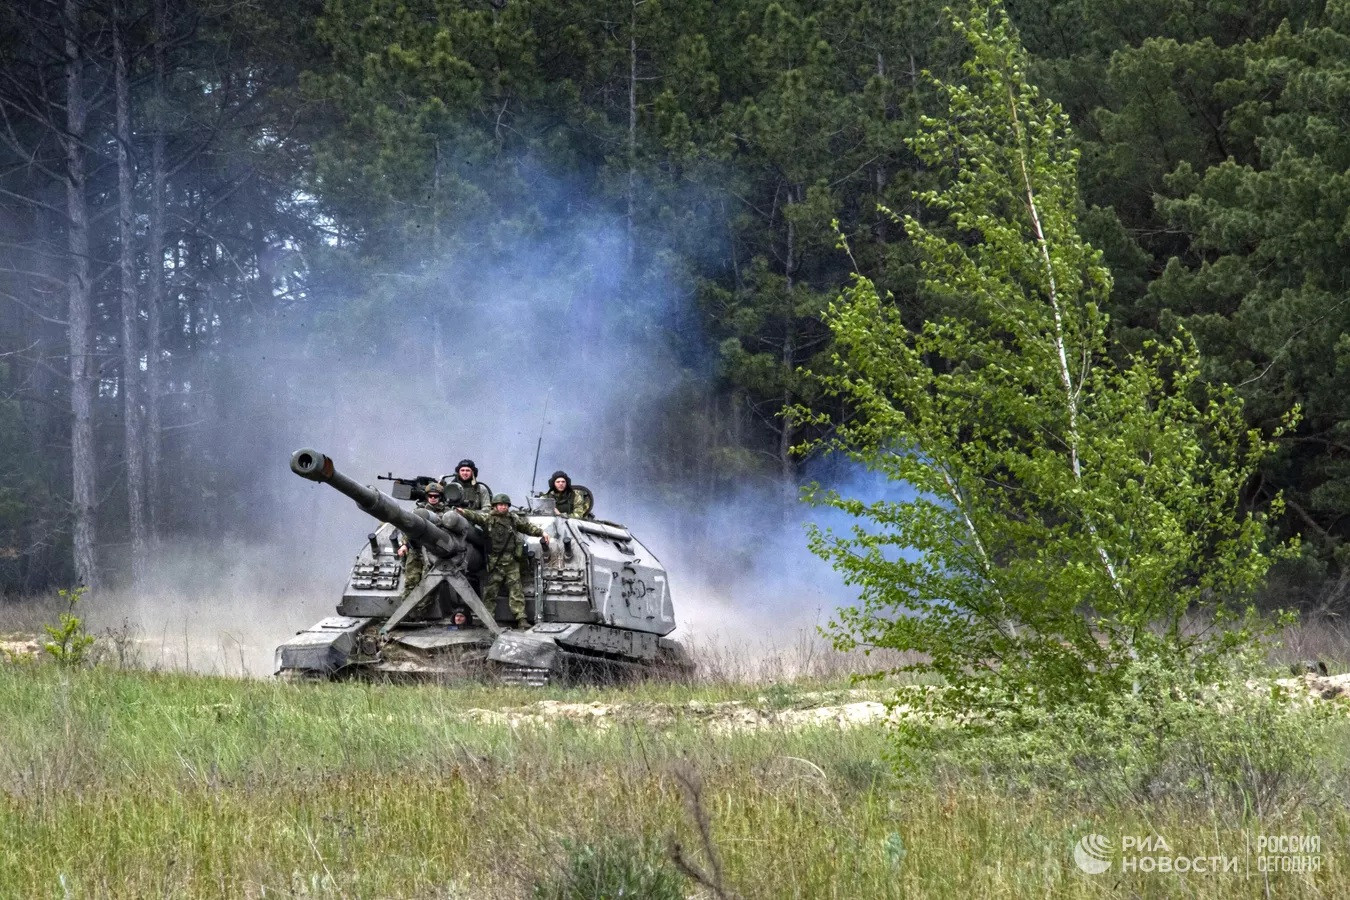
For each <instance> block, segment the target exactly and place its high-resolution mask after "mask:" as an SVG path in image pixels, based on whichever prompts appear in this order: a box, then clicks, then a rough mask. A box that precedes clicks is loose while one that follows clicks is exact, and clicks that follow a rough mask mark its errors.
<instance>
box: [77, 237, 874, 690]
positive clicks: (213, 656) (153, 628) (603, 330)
mask: <svg viewBox="0 0 1350 900" xmlns="http://www.w3.org/2000/svg"><path fill="white" fill-rule="evenodd" d="M624 260H625V255H624V253H623V240H622V234H621V233H620V232H618V231H617V230H615V229H612V228H607V227H603V226H595V227H588V228H576V229H572V230H569V232H568V233H567V234H560V235H559V236H558V238H557V239H555V240H553V241H542V242H539V241H536V242H533V243H531V244H530V245H529V246H521V247H517V248H513V249H512V251H511V252H505V253H497V254H495V255H494V256H493V257H492V259H490V260H489V259H487V258H486V257H484V258H479V259H476V260H475V259H465V258H462V257H456V258H454V259H445V260H426V261H419V262H417V263H415V264H411V265H410V266H409V267H408V268H407V269H406V270H405V271H399V272H389V273H373V274H368V275H366V276H363V282H362V284H360V285H356V284H353V285H351V286H348V287H346V289H345V290H344V286H342V285H333V284H328V285H326V286H324V288H323V289H322V291H316V292H315V293H313V294H312V295H310V296H309V297H307V298H306V299H305V300H304V302H302V303H297V304H294V305H292V306H290V307H288V308H287V309H286V311H285V312H284V313H281V314H278V315H276V316H274V317H272V318H270V319H267V320H263V321H259V322H258V323H257V324H256V330H257V334H256V335H255V336H253V337H252V338H251V339H250V340H248V341H246V342H245V343H244V346H242V347H241V348H238V349H231V351H230V354H229V357H228V359H227V360H224V361H223V362H222V364H221V370H222V372H223V379H222V382H221V384H222V387H221V388H220V390H221V391H222V392H225V393H227V394H228V396H222V397H219V398H217V400H216V402H215V403H214V405H213V407H212V408H211V409H209V410H206V411H204V413H203V416H204V418H205V419H206V420H207V421H206V423H205V424H204V425H203V426H202V427H201V428H199V429H198V430H197V431H196V432H195V433H194V434H193V435H191V436H190V438H189V439H190V440H191V441H193V442H194V443H193V445H192V453H193V454H195V456H196V458H197V463H196V465H197V466H198V467H199V469H200V471H203V472H210V473H212V475H213V476H214V477H213V478H212V479H211V482H212V483H213V484H216V485H220V486H221V487H219V488H217V489H216V491H215V492H214V493H213V494H211V495H203V496H202V497H201V498H200V502H201V503H203V504H211V505H213V506H214V507H215V508H216V511H217V512H219V513H221V519H222V520H223V521H226V522H228V523H231V524H230V525H229V526H228V528H227V533H226V534H222V535H221V536H220V539H219V540H198V541H195V542H192V543H187V542H177V541H174V540H172V539H170V540H169V541H168V542H167V544H166V546H165V547H164V548H163V550H162V552H161V553H160V554H159V555H158V562H157V565H156V568H155V572H154V576H153V578H152V581H151V584H150V585H149V587H148V588H147V589H146V590H144V591H142V592H141V593H140V594H139V595H138V596H134V597H132V596H128V595H126V594H125V593H123V594H117V593H108V594H105V595H104V596H103V597H102V598H101V599H100V600H99V602H98V603H97V604H96V607H97V608H96V609H95V605H91V608H90V609H89V610H88V613H89V615H90V616H91V618H92V620H93V622H94V624H96V625H97V626H98V627H100V628H104V629H112V630H114V631H115V630H116V629H119V628H121V629H123V630H124V631H125V630H131V631H134V632H135V633H136V636H137V640H138V646H139V648H140V650H141V652H142V654H143V656H144V657H145V661H146V662H148V663H149V664H152V665H153V664H159V665H163V666H165V667H180V666H181V667H184V668H192V669H194V670H199V671H212V672H219V673H223V674H231V673H238V674H246V675H255V676H256V675H266V674H270V672H271V670H272V653H273V648H275V646H276V645H277V644H278V643H280V642H281V641H282V640H284V639H286V638H287V637H288V636H289V635H291V634H293V633H294V632H295V631H296V630H299V629H301V628H303V627H305V626H307V625H309V624H311V623H313V622H315V621H317V620H318V619H320V618H322V617H323V616H326V615H331V614H332V613H333V609H334V606H335V605H336V603H337V601H338V599H339V597H340V594H341V591H342V587H343V585H344V584H345V579H346V576H347V573H348V571H349V568H350V564H351V560H352V558H353V556H354V555H355V553H356V552H357V551H358V549H359V547H360V545H361V543H362V541H363V540H364V539H365V536H366V534H367V533H368V532H370V531H372V530H373V526H374V520H372V519H370V518H368V517H367V516H366V515H365V514H364V513H363V512H361V511H360V510H359V509H358V508H357V507H356V506H355V505H354V504H353V503H352V502H351V501H350V500H348V499H347V498H345V497H343V496H342V495H340V494H338V493H337V492H335V491H333V490H331V489H330V488H327V487H325V486H323V485H317V484H313V483H309V482H306V481H303V480H301V479H299V478H297V477H295V476H294V475H293V474H292V473H291V472H290V470H289V467H288V461H289V457H290V454H291V452H292V451H294V450H295V449H298V448H300V447H312V448H315V449H318V450H320V451H321V452H324V453H326V454H328V455H329V456H330V457H332V459H333V460H334V463H335V464H336V466H337V468H338V469H339V471H342V472H344V474H347V475H349V476H350V477H352V478H354V479H356V480H357V481H360V482H362V483H366V484H372V485H374V486H377V487H381V488H382V489H384V490H385V491H386V492H388V485H387V484H382V483H379V482H377V481H376V480H375V476H376V475H380V474H384V473H386V472H392V473H394V474H395V475H399V476H405V477H406V476H414V475H431V476H441V475H443V474H446V473H449V472H452V471H453V469H454V467H455V464H456V463H457V461H458V460H459V459H461V458H464V457H467V458H471V459H473V460H475V461H476V462H477V464H478V466H479V470H480V476H481V479H482V480H483V481H485V482H486V483H488V484H489V485H490V486H491V487H492V489H493V490H494V491H500V492H505V493H509V494H510V495H511V497H512V499H513V501H514V502H515V503H516V504H517V505H519V504H521V503H522V502H523V501H524V500H525V497H526V494H527V493H528V491H529V489H530V488H531V487H532V486H533V487H534V489H535V490H542V489H544V487H545V486H546V481H547V478H548V476H549V474H550V473H551V472H553V471H554V469H559V468H560V469H564V470H566V471H567V472H569V473H570V474H571V476H572V478H573V480H574V482H576V483H580V484H584V485H587V486H588V487H590V488H591V489H592V490H593V491H594V492H595V495H596V498H597V503H596V513H597V515H598V517H600V518H604V519H609V520H613V521H620V522H624V523H625V524H627V525H628V526H629V527H630V528H631V529H632V530H633V532H634V534H635V535H637V536H638V538H639V539H640V540H642V541H643V542H644V543H645V544H646V545H647V546H648V548H649V549H650V550H651V551H652V552H653V553H654V554H656V556H657V557H658V558H659V559H660V560H661V561H662V562H663V563H664V564H665V565H666V567H667V569H668V570H669V571H670V579H671V585H672V592H673V596H674V600H675V605H676V616H677V620H678V621H679V622H680V628H679V630H678V631H677V632H676V634H675V635H673V636H675V637H679V638H685V639H689V638H693V639H694V640H696V641H697V642H699V643H701V644H703V645H705V646H707V645H716V646H719V647H721V648H724V649H725V650H726V652H728V653H732V654H736V653H744V654H750V655H753V654H756V653H761V652H762V653H771V652H774V648H775V647H778V648H781V647H782V646H785V645H790V644H792V643H793V642H799V641H800V640H801V639H802V635H803V634H804V633H805V634H808V635H812V634H813V633H814V629H815V628H816V626H817V625H819V624H822V623H824V622H827V621H828V620H829V619H830V618H831V616H832V615H833V613H834V611H835V610H836V609H837V608H838V607H839V606H841V605H847V604H850V603H852V602H853V601H854V600H855V599H856V593H852V592H851V591H850V590H849V589H848V588H847V587H846V586H845V585H844V584H843V582H842V579H841V578H840V577H839V576H838V575H837V574H836V573H834V572H833V571H832V570H831V569H830V567H829V566H828V565H827V564H826V563H825V562H824V561H822V560H820V559H818V558H816V557H815V556H813V555H812V554H811V553H810V552H809V551H808V550H807V547H806V537H805V532H804V527H803V526H804V523H805V522H806V521H807V520H808V519H811V517H813V516H817V517H818V516H820V515H822V513H820V512H819V511H813V510H811V509H810V508H808V507H805V506H802V507H800V508H799V509H792V510H788V511H786V512H785V511H784V508H783V506H782V503H781V499H780V498H781V496H782V493H781V487H780V486H779V485H777V484H774V483H770V482H768V481H767V480H766V481H763V482H749V483H747V484H744V485H740V486H738V487H737V488H736V489H735V490H732V491H726V490H717V491H713V490H705V491H699V490H697V488H698V487H699V485H693V487H695V488H696V490H693V491H689V490H683V491H681V490H678V489H675V488H678V487H680V486H678V485H676V486H675V487H674V488H673V487H672V485H671V483H670V479H669V476H667V475H665V474H664V470H665V468H666V465H665V464H666V463H667V462H668V460H667V459H666V457H667V456H668V455H671V454H682V453H688V452H689V450H688V448H687V447H682V446H678V445H677V444H676V441H677V440H678V435H672V431H671V425H670V423H669V422H667V421H666V417H667V414H668V410H669V409H670V407H671V405H672V402H673V396H672V395H673V393H674V392H676V391H679V390H687V388H688V385H690V384H691V383H695V384H699V383H706V382H707V381H708V380H709V379H710V378H711V377H712V375H713V372H712V371H711V363H710V361H709V357H710V354H708V353H706V352H701V351H699V350H698V347H699V345H700V341H701V338H700V337H699V336H698V335H697V334H693V333H691V332H690V331H689V325H688V323H689V322H691V321H693V319H694V317H693V316H692V314H691V311H690V304H691V299H690V297H691V292H690V289H689V287H688V286H687V285H685V284H684V283H683V282H682V280H681V279H680V278H679V277H677V275H676V274H675V273H657V275H656V277H647V278H644V279H642V280H641V284H642V285H643V287H641V288H634V287H633V286H632V284H633V282H631V281H629V282H625V280H624V278H623V266H624ZM625 285H627V286H625ZM675 347H684V348H686V350H685V351H684V352H683V355H682V356H677V355H676V354H677V351H676V350H674V349H672V348H675ZM689 347H694V348H695V350H694V351H693V352H689V351H688V349H687V348H689ZM705 349H706V348H705ZM541 439H542V450H541V453H540V456H539V459H538V474H537V476H535V474H534V466H535V453H536V447H537V446H540V444H541ZM681 462H682V463H684V464H685V465H684V467H683V471H691V470H692V471H694V472H695V473H697V472H698V466H697V464H693V465H690V464H689V462H690V461H689V460H687V459H685V460H681ZM856 474H857V473H854V475H856ZM686 477H687V476H686ZM697 479H698V475H697V474H696V475H695V476H694V480H697ZM683 487H684V488H688V487H690V485H687V484H686V485H683ZM855 487H856V486H855ZM865 489H867V490H871V488H865ZM690 497H695V498H697V499H696V500H693V501H691V500H690V499H689V498H690ZM189 515H190V513H189ZM826 524H830V523H829V522H828V521H826ZM812 639H814V638H812Z"/></svg>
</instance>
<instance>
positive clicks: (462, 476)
mask: <svg viewBox="0 0 1350 900" xmlns="http://www.w3.org/2000/svg"><path fill="white" fill-rule="evenodd" d="M445 480H446V481H450V478H449V476H447V477H446V479H445ZM454 480H455V482H457V483H458V484H459V487H460V489H461V490H462V491H463V492H464V499H463V501H461V502H460V503H457V504H456V506H458V507H460V508H462V509H481V510H483V511H484V512H487V511H488V510H489V509H492V489H491V488H489V487H488V486H487V485H486V484H483V483H482V482H481V481H479V480H478V466H476V465H474V461H473V460H471V459H461V460H460V461H459V465H457V466H455V477H454Z"/></svg>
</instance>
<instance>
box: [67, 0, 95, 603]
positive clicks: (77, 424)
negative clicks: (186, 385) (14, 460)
mask: <svg viewBox="0 0 1350 900" xmlns="http://www.w3.org/2000/svg"><path fill="white" fill-rule="evenodd" d="M62 13H63V17H62V22H61V29H62V39H63V43H64V47H65V79H66V132H65V134H63V135H62V136H61V142H62V145H63V147H62V149H63V150H64V151H65V157H66V214H67V216H68V217H69V219H70V222H69V226H68V228H67V232H66V239H67V247H68V249H69V251H70V270H69V272H68V273H67V279H66V297H67V303H68V305H69V309H68V313H67V321H68V323H69V324H68V328H69V335H70V409H71V413H72V422H71V433H70V446H71V465H70V468H71V488H72V490H71V495H72V500H73V504H74V514H75V515H74V533H73V544H74V551H75V575H76V577H77V578H78V579H79V581H80V583H81V584H83V585H84V586H85V587H87V588H88V589H89V590H91V591H95V590H97V589H98V587H99V577H98V567H97V559H96V554H95V547H94V476H95V466H94V383H95V379H96V378H97V371H98V366H97V362H96V361H95V359H94V321H93V320H94V315H93V302H92V297H91V291H92V284H91V280H90V272H89V207H88V200H87V198H86V197H85V170H84V138H85V134H84V128H85V118H86V105H85V97H84V72H83V69H84V53H83V48H82V47H81V43H80V42H81V37H82V35H81V34H80V19H81V16H80V13H81V0H65V2H64V6H63V10H62Z"/></svg>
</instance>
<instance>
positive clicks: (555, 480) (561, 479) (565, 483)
mask: <svg viewBox="0 0 1350 900" xmlns="http://www.w3.org/2000/svg"><path fill="white" fill-rule="evenodd" d="M549 483H550V484H552V485H553V489H554V490H555V491H557V492H558V493H560V494H561V493H563V492H564V491H566V490H567V489H568V488H570V487H571V486H572V479H571V478H568V477H567V473H566V472H564V471H563V470H562V469H559V470H558V471H556V472H554V473H553V477H552V478H550V479H549Z"/></svg>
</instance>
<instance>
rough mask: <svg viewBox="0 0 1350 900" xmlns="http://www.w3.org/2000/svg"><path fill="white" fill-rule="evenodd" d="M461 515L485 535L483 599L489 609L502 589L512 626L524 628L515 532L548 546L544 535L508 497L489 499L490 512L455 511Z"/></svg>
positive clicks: (518, 556)
mask: <svg viewBox="0 0 1350 900" xmlns="http://www.w3.org/2000/svg"><path fill="white" fill-rule="evenodd" d="M456 512H458V513H459V514H460V515H461V516H463V517H464V518H466V519H468V520H469V521H470V522H472V523H474V524H475V525H477V526H479V527H480V528H482V529H483V533H484V535H485V536H486V537H487V542H488V550H487V577H486V578H484V579H483V600H484V601H485V602H486V603H487V605H488V608H489V609H490V608H491V607H492V605H493V604H495V603H496V602H497V595H498V594H499V593H500V592H501V590H502V588H503V587H504V588H506V596H507V602H508V603H509V604H510V606H511V612H512V613H513V614H514V615H515V617H516V627H517V628H520V629H525V628H528V627H529V625H530V623H529V622H528V621H526V619H525V589H524V587H523V586H522V585H521V582H520V569H521V557H522V556H523V555H524V550H523V548H522V547H521V545H520V539H519V538H517V537H516V533H517V532H519V533H520V534H528V535H533V536H534V537H537V538H540V539H541V540H542V542H543V545H544V549H545V550H547V549H548V535H546V534H544V532H542V531H540V530H539V526H537V525H533V524H531V523H529V522H527V521H525V519H524V518H523V517H522V516H520V515H518V514H517V513H514V512H512V511H511V498H510V497H508V496H506V495H505V494H498V495H497V496H495V497H493V498H492V512H486V513H485V512H481V511H479V510H476V509H460V510H456Z"/></svg>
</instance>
